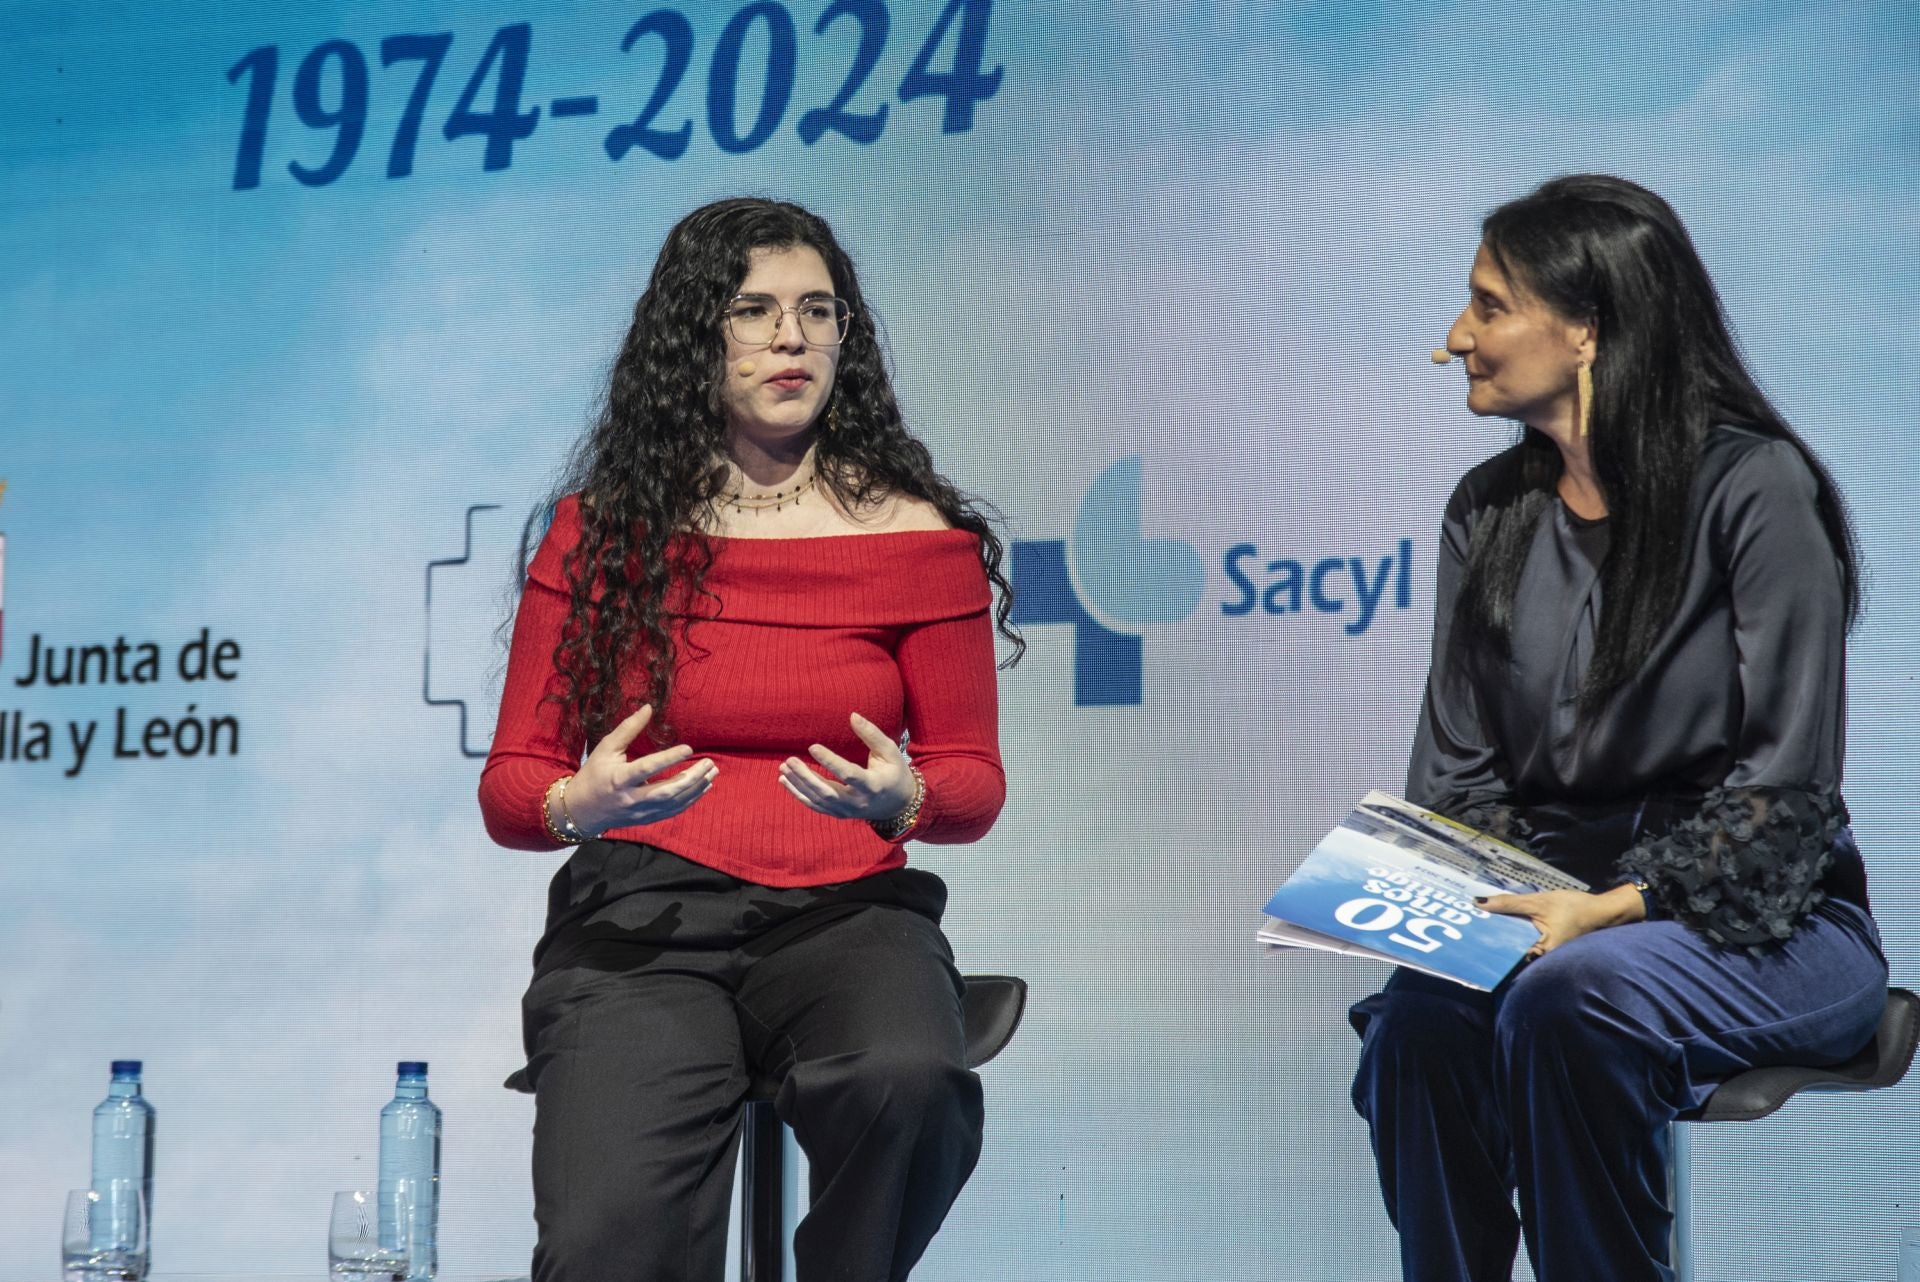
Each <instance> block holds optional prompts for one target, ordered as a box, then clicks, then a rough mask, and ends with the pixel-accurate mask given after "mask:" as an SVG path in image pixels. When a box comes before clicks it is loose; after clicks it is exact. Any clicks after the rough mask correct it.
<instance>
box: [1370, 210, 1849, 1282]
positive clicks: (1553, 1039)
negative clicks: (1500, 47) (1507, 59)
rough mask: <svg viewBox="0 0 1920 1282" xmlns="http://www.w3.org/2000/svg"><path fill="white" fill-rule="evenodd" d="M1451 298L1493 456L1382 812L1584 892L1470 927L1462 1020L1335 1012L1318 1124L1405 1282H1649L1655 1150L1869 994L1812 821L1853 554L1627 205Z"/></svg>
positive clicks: (1494, 238) (1403, 995) (1838, 510)
mask: <svg viewBox="0 0 1920 1282" xmlns="http://www.w3.org/2000/svg"><path fill="white" fill-rule="evenodd" d="M1468 284H1469V292H1470V301H1469V302H1468V305H1467V307H1466V309H1465V310H1464V311H1462V312H1461V314H1460V317H1459V319H1458V320H1456V321H1455V322H1454V325H1453V328H1452V330H1451V331H1450V332H1449V333H1448V335H1447V347H1448V349H1449V351H1451V352H1452V353H1453V354H1454V355H1455V356H1458V357H1460V358H1462V359H1463V362H1464V364H1465V367H1466V373H1467V389H1468V390H1467V406H1468V408H1469V409H1471V410H1472V411H1473V412H1474V413H1476V414H1488V415H1498V416H1501V417H1506V418H1512V419H1515V420H1517V421H1518V422H1520V423H1521V424H1522V425H1523V426H1524V430H1523V433H1522V439H1521V440H1520V442H1519V443H1518V444H1516V445H1515V446H1513V447H1512V448H1511V449H1508V450H1507V451H1505V452H1504V453H1501V454H1499V455H1497V456H1496V457H1494V458H1492V459H1489V460H1488V461H1487V462H1485V463H1482V464H1481V465H1480V466H1478V467H1476V468H1474V469H1473V470H1472V471H1471V472H1469V473H1468V474H1467V475H1466V476H1465V477H1464V478H1463V479H1462V480H1461V482H1460V485H1459V487H1458V488H1457V489H1456V490H1455V491H1454V494H1453V498H1452V500H1451V501H1450V502H1449V503H1448V505H1447V512H1446V518H1445V522H1444V525H1443V529H1442V535H1441V551H1440V565H1439V574H1438V583H1439V590H1438V594H1437V600H1436V604H1435V613H1434V641H1433V666H1432V671H1431V675H1430V677H1429V679H1428V685H1427V693H1426V700H1425V704H1424V706H1423V707H1422V709H1421V716H1420V724H1419V730H1418V732H1417V735H1416V739H1415V743H1414V749H1413V757H1412V763H1411V766H1410V768H1409V771H1408V781H1407V795H1408V797H1409V798H1410V799H1411V800H1413V801H1415V802H1417V803H1419V804H1421V805H1425V806H1428V807H1431V808H1432V809H1435V810H1438V811H1441V812H1443V813H1445V814H1449V815H1452V816H1454V817H1456V818H1458V819H1460V820H1462V821H1464V822H1466V823H1470V824H1473V825H1475V826H1476V827H1480V828H1484V829H1487V830H1489V831H1493V832H1496V833H1498V834H1499V835H1502V836H1504V837H1506V838H1507V839H1508V840H1510V841H1513V842H1515V843H1516V844H1519V845H1523V846H1526V847H1528V848H1530V849H1532V850H1533V851H1534V852H1535V853H1536V854H1538V855H1540V856H1541V857H1542V858H1544V859H1546V860H1547V861H1548V862H1550V863H1552V864H1554V865H1556V866H1558V867H1561V868H1564V869H1566V870H1567V871H1569V872H1572V873H1574V874H1575V875H1576V876H1579V877H1580V878H1582V879H1583V880H1585V881H1587V882H1588V883H1589V884H1590V885H1592V886H1593V887H1594V891H1593V893H1576V892H1564V891H1555V892H1549V893H1545V894H1539V895H1518V896H1499V897H1496V898H1494V899H1492V900H1490V901H1488V903H1487V905H1486V906H1487V907H1488V908H1490V909H1493V910H1495V911H1499V912H1509V913H1515V914H1519V915H1524V916H1527V917H1529V918H1531V919H1532V920H1533V922H1534V924H1535V925H1537V926H1538V927H1539V929H1540V932H1541V939H1540V943H1539V945H1538V946H1537V947H1536V949H1535V955H1534V958H1533V959H1532V960H1531V961H1529V962H1528V963H1527V964H1526V965H1525V966H1524V967H1523V968H1522V969H1521V970H1520V971H1519V972H1517V973H1516V975H1515V976H1514V977H1513V978H1511V979H1509V980H1508V981H1507V982H1506V983H1505V984H1504V985H1502V986H1501V988H1500V989H1498V990H1497V991H1495V992H1494V993H1492V994H1485V993H1477V992H1474V991H1471V990H1469V989H1466V988H1463V987H1460V986H1458V985H1455V984H1450V983H1447V982H1445V981H1440V980H1434V979H1429V978H1427V977H1425V976H1422V975H1419V974H1416V973H1414V972H1411V971H1406V970H1401V971H1398V972H1396V973H1395V975H1394V977H1393V978H1392V979H1391V980H1390V981H1389V982H1388V984H1387V986H1386V989H1385V991H1383V992H1381V993H1378V994H1376V995H1374V996H1372V997H1369V998H1367V999H1366V1000H1365V1001H1363V1002H1361V1003H1359V1004H1358V1005H1357V1006H1355V1007H1354V1008H1353V1012H1352V1018H1353V1023H1354V1026H1355V1028H1356V1029H1357V1030H1358V1031H1359V1032H1360V1034H1361V1036H1362V1039H1363V1047H1362V1051H1361V1057H1360V1067H1359V1072H1358V1074H1357V1076H1356V1078H1355V1081H1354V1088H1353V1095H1354V1104H1355V1106H1356V1107H1357V1108H1358V1109H1359V1111H1360V1113H1361V1115H1362V1116H1363V1117H1365V1118H1366V1119H1367V1122H1368V1125H1369V1127H1370V1129H1371V1132H1372V1136H1373V1148H1374V1154H1375V1157H1376V1159H1377V1162H1378V1167H1379V1174H1380V1182H1381V1188H1382V1191H1383V1193H1384V1194H1385V1197H1386V1203H1387V1211H1388V1214H1389V1215H1390V1216H1391V1217H1392V1219H1393V1222H1394V1225H1395V1227H1396V1228H1397V1229H1398V1230H1399V1233H1400V1244H1401V1262H1402V1269H1403V1273H1404V1275H1405V1277H1406V1278H1407V1279H1409V1280H1410V1282H1411V1280H1416V1279H1417V1280H1418V1282H1438V1280H1441V1279H1446V1280H1449V1282H1452V1280H1455V1279H1458V1280H1461V1282H1469V1280H1470V1282H1492V1280H1493V1279H1499V1280H1501V1282H1505V1279H1507V1278H1508V1277H1510V1275H1511V1270H1512V1263H1513V1258H1514V1254H1515V1251H1516V1248H1517V1245H1518V1239H1519V1235H1520V1232H1521V1230H1522V1229H1523V1228H1524V1230H1525V1234H1526V1242H1527V1250H1528V1254H1529V1257H1530V1259H1531V1260H1532V1263H1533V1267H1534V1271H1535V1273H1536V1275H1537V1276H1538V1277H1539V1279H1540V1282H1574V1280H1576V1279H1595V1280H1596V1282H1598V1280H1600V1279H1604V1280H1605V1282H1637V1280H1638V1279H1667V1278H1671V1277H1672V1271H1671V1269H1670V1267H1669V1262H1668V1260H1667V1254H1668V1235H1669V1229H1670V1224H1671V1214H1670V1209H1669V1208H1668V1206H1667V1205H1666V1187H1667V1185H1666V1152H1665V1134H1666V1124H1667V1123H1668V1122H1669V1121H1671V1120H1672V1118H1673V1117H1674V1115H1675V1114H1676V1113H1677V1112H1680V1111H1683V1110H1685V1109H1688V1108H1691V1107H1693V1106H1696V1105H1698V1104H1699V1103H1700V1102H1701V1101H1702V1100H1704V1098H1705V1097H1706V1095H1707V1094H1708V1093H1709V1092H1710V1091H1711V1090H1712V1087H1713V1084H1714V1082H1715V1081H1716V1080H1717V1079H1720V1078H1723V1077H1726V1076H1728V1075H1730V1074H1732V1073H1736V1072H1739V1071H1741V1070H1744V1069H1747V1068H1750V1067H1755V1066H1759V1065H1763V1064H1769V1063H1783V1062H1795V1063H1822V1062H1839V1061H1841V1060H1843V1059H1845V1058H1847V1057H1848V1056H1850V1055H1852V1054H1853V1053H1854V1052H1856V1051H1857V1050H1859V1049H1860V1047H1861V1046H1863V1045H1865V1043H1866V1042H1867V1040H1868V1039H1869V1038H1870V1037H1871V1036H1872V1034H1873V1030H1874V1028H1875V1026H1876V1025H1877V1023H1878V1020H1879V1016H1880V1012H1881V1007H1882V1005H1883V1003H1884V1001H1885V998H1886V978H1887V971H1886V961H1885V959H1884V957H1883V956H1882V954H1881V951H1880V940H1879V934H1878V932H1877V930H1876V929H1875V927H1874V923H1873V919H1872V917H1871V916H1870V915H1869V913H1868V908H1867V896H1866V878H1865V874H1864V873H1863V871H1862V868H1861V863H1860V856H1859V852H1858V851H1857V850H1856V849H1855V847H1854V844H1853V838H1852V835H1851V833H1850V832H1849V830H1848V828H1847V826H1846V825H1847V812H1846V806H1845V803H1844V802H1843V801H1842V799H1841V796H1840V780H1841V764H1842V757H1843V753H1844V737H1845V736H1844V731H1845V664H1846V658H1845V643H1846V635H1847V631H1848V628H1849V627H1850V625H1851V623H1852V621H1853V619H1854V617H1855V615H1856V614H1857V612H1858V608H1859V572H1858V553H1857V550H1856V548H1855V545H1854V539H1853V534H1852V528H1851V524H1850V522H1849V520H1848V517H1847V514H1846V507H1845V504H1844V501H1843V500H1842V498H1841V496H1840V493H1839V491H1838V489H1837V488H1836V487H1835V485H1834V483H1833V480H1832V478H1831V476H1829V475H1828V473H1827V471H1826V469H1825V468H1824V467H1823V466H1822V465H1821V463H1820V462H1819V460H1818V459H1817V458H1816V457H1814V455H1813V453H1812V452H1811V451H1810V450H1809V449H1808V448H1807V446H1806V444H1805V443H1804V442H1802V441H1801V440H1800V438H1799V437H1798V436H1797V435H1795V433H1794V432H1793V431H1792V429H1791V428H1789V427H1788V426H1787V424H1786V423H1785V422H1784V421H1783V420H1782V419H1781V418H1780V416H1779V414H1778V413H1777V412H1776V411H1775V410H1774V409H1773V407H1772V406H1771V405H1769V404H1768V402H1767V400H1766V398H1765V396H1764V395H1763V394H1762V393H1761V392H1760V391H1759V389H1758V388H1757V386H1756V385H1755V383H1754V380H1753V378H1752V376H1751V375H1750V374H1749V373H1748V372H1747V370H1746V367H1745V365H1744V362H1743V361H1742V359H1741V357H1740V354H1739V351H1738V348H1737V346H1736V345H1735V343H1734V340H1733V338H1732V336H1731V333H1730V331H1729V328H1728V326H1727V323H1726V320H1725V317H1724V314H1723V312H1722V310H1721V307H1720V301H1719V298H1718V295H1717V293H1716V292H1715V290H1714V287H1713V283H1712V281H1711V280H1710V279H1709V277H1708V275H1707V272H1706V269H1705V267H1704V266H1703V265H1702V264H1701V262H1700V259H1699V256H1698V254H1697V253H1696V252H1695V250H1694V247H1693V244H1692V242H1691V240H1690V238H1689V237H1688V235H1687V232H1686V229H1685V228H1684V227H1683V226H1682V225H1681V223H1680V220H1679V218H1678V217H1677V216H1676V215H1675V213H1674V212H1673V210H1672V208H1671V207H1670V206H1669V205H1668V204H1667V203H1666V202H1665V201H1664V200H1662V199H1661V198H1660V197H1659V196H1657V195H1655V194H1654V193H1652V192H1650V191H1647V190H1646V189H1645V188H1642V187H1638V186H1636V185H1634V184H1632V183H1629V182H1625V181H1623V180H1621V179H1617V178H1608V177H1602V176H1593V175H1582V176H1574V177H1568V178H1559V179H1555V180H1553V181H1551V182H1548V183H1546V184H1544V185H1543V186H1541V187H1540V188H1539V189H1538V190H1536V191H1534V192H1532V193H1531V194H1529V195H1527V196H1525V197H1523V198H1521V199H1519V200H1516V201H1513V202H1510V203H1509V204H1507V205H1504V206H1502V207H1501V208H1499V209H1497V210H1495V211H1494V212H1493V213H1492V214H1491V215H1489V216H1488V217H1487V219H1486V221H1485V223H1484V224H1483V226H1482V243H1481V246H1480V249H1479V252H1478V254H1477V255H1476V256H1475V258H1474V263H1473V269H1472V274H1471V276H1470V278H1469V282H1468ZM1516 1190H1517V1192H1518V1194H1519V1203H1520V1211H1519V1215H1518V1216H1517V1217H1516V1215H1515V1213H1514V1210H1513V1195H1514V1193H1515V1191H1516Z"/></svg>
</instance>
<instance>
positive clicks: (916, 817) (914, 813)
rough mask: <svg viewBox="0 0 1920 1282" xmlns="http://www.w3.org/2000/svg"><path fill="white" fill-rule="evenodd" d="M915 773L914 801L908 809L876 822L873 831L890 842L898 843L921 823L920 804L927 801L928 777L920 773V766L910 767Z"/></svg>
mask: <svg viewBox="0 0 1920 1282" xmlns="http://www.w3.org/2000/svg"><path fill="white" fill-rule="evenodd" d="M907 769H908V770H911V771H912V772H913V800H912V801H909V802H908V803H907V808H906V809H905V810H902V811H901V812H900V813H899V814H897V815H895V816H894V817H893V818H891V819H883V820H876V821H875V822H874V824H873V830H874V831H875V832H877V833H879V834H880V835H881V836H882V837H884V838H885V839H886V840H888V841H898V840H900V838H901V836H902V835H904V834H905V833H906V831H907V830H908V829H909V828H912V827H913V825H914V824H916V823H918V822H919V821H920V804H921V803H922V802H924V801H925V800H926V799H927V777H926V776H925V775H923V774H921V773H920V767H919V766H911V765H910V766H908V767H907Z"/></svg>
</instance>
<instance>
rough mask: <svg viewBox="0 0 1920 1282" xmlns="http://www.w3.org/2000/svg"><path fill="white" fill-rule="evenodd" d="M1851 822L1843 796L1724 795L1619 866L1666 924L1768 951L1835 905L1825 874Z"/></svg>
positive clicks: (1710, 797)
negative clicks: (1827, 902)
mask: <svg viewBox="0 0 1920 1282" xmlns="http://www.w3.org/2000/svg"><path fill="white" fill-rule="evenodd" d="M1846 822H1847V813H1846V806H1845V804H1844V803H1842V801H1841V800H1840V795H1839V793H1837V792H1831V791H1828V792H1813V791H1806V790H1803V789H1798V788H1764V787H1750V788H1716V789H1714V790H1713V791H1712V792H1710V793H1708V794H1707V795H1706V796H1705V797H1704V798H1703V799H1702V800H1701V803H1700V810H1699V812H1698V813H1697V814H1695V815H1692V816H1690V817H1688V818H1686V819H1682V820H1680V821H1679V822H1678V823H1676V824H1674V825H1673V827H1672V828H1670V829H1668V830H1667V831H1666V832H1664V833H1662V834H1660V835H1659V836H1657V837H1652V838H1650V839H1647V840H1644V841H1641V842H1640V843H1639V844H1637V845H1635V846H1633V847H1632V848H1631V849H1629V850H1628V851H1627V852H1626V854H1624V855H1623V856H1621V858H1620V871H1621V873H1622V874H1623V875H1625V876H1628V877H1633V878H1638V879H1640V880H1643V881H1645V882H1646V883H1647V886H1648V893H1649V896H1650V897H1651V898H1652V900H1653V901H1654V902H1655V903H1656V904H1657V905H1658V906H1659V908H1660V909H1661V915H1663V916H1666V917H1671V918H1673V919H1674V920H1677V921H1680V922H1683V923H1684V924H1686V925H1688V926H1690V927H1692V928H1693V929H1694V930H1697V931H1699V932H1700V933H1701V934H1702V935H1705V936H1706V937H1707V938H1708V939H1710V940H1712V941H1713V942H1714V943H1716V944H1721V945H1723V946H1725V947H1729V948H1745V949H1747V950H1748V951H1749V952H1755V953H1758V952H1762V951H1764V950H1765V948H1766V947H1767V946H1768V945H1770V944H1776V943H1778V942H1780V941H1781V940H1783V939H1785V938H1787V937H1788V936H1789V935H1791V934H1792V933H1793V930H1794V927H1796V926H1798V925H1799V924H1800V922H1801V921H1802V920H1803V919H1804V918H1805V917H1806V915H1807V914H1808V913H1810V912H1812V911H1813V910H1814V909H1815V908H1817V907H1818V906H1819V905H1820V903H1821V901H1822V900H1824V899H1825V898H1826V892H1825V891H1824V890H1822V889H1820V886H1819V881H1820V877H1821V874H1823V873H1824V872H1826V870H1827V865H1828V864H1829V863H1831V862H1832V859H1833V844H1834V838H1835V837H1836V835H1837V834H1838V833H1839V831H1840V829H1841V828H1842V827H1844V826H1845V824H1846Z"/></svg>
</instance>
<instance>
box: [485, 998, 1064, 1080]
mask: <svg viewBox="0 0 1920 1282" xmlns="http://www.w3.org/2000/svg"><path fill="white" fill-rule="evenodd" d="M963 978H964V979H965V982H966V985H967V988H966V993H965V994H964V996H963V997H962V1000H961V1010H962V1012H963V1014H962V1018H964V1019H965V1020H966V1026H967V1067H968V1068H978V1067H980V1066H981V1065H982V1064H984V1063H986V1062H987V1061H988V1060H990V1059H992V1058H993V1057H994V1056H995V1055H998V1054H999V1053H1000V1052H1001V1051H1003V1050H1005V1049H1006V1048H1007V1043H1008V1042H1010V1041H1012V1040H1013V1035H1014V1033H1015V1032H1017V1031H1019V1028H1020V1017H1021V1015H1023V1014H1025V1013H1026V1009H1027V981H1026V980H1024V979H1020V978H1018V977H1016V976H1013V975H967V976H964V977H963ZM500 1084H501V1085H502V1086H504V1087H506V1088H507V1089H508V1090H510V1091H519V1092H520V1093H521V1094H522V1095H531V1094H533V1084H532V1083H531V1082H529V1081H528V1080H527V1070H526V1069H524V1068H516V1069H514V1070H513V1072H511V1073H509V1074H507V1080H506V1081H504V1082H502V1083H500ZM778 1087H779V1082H778V1081H776V1080H775V1079H773V1078H772V1077H769V1076H767V1075H766V1074H764V1073H755V1074H754V1075H753V1081H752V1084H751V1085H749V1086H748V1087H747V1102H748V1103H750V1104H760V1103H765V1102H766V1101H768V1100H771V1099H772V1098H773V1093H774V1091H775V1090H776V1089H777V1088H778Z"/></svg>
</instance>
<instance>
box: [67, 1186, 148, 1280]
mask: <svg viewBox="0 0 1920 1282" xmlns="http://www.w3.org/2000/svg"><path fill="white" fill-rule="evenodd" d="M60 1268H61V1272H62V1275H63V1276H64V1277H65V1278H66V1282H140V1279H142V1278H144V1277H146V1276H147V1217H146V1207H145V1206H144V1205H143V1203H142V1198H141V1196H140V1184H139V1181H137V1180H113V1181H111V1182H110V1183H109V1184H108V1186H107V1187H106V1188H105V1189H74V1190H73V1191H72V1192H70V1193H68V1194H67V1213H66V1217H65V1219H63V1220H62V1221H61V1231H60Z"/></svg>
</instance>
